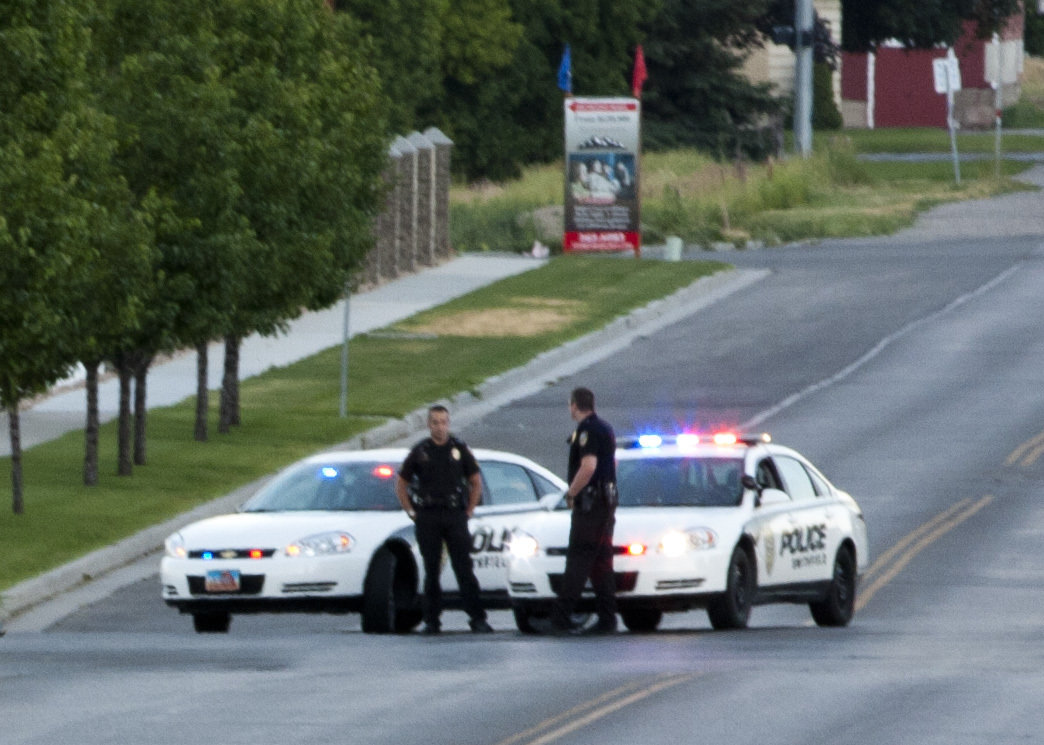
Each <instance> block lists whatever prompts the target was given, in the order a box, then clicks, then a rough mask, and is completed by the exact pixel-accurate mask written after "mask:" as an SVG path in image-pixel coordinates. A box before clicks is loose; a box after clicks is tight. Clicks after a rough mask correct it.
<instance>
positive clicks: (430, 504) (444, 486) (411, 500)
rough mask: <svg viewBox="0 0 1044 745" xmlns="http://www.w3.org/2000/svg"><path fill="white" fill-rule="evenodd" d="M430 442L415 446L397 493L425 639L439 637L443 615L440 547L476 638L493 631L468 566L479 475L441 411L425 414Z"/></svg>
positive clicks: (441, 408) (397, 483) (446, 413)
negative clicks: (417, 580)
mask: <svg viewBox="0 0 1044 745" xmlns="http://www.w3.org/2000/svg"><path fill="white" fill-rule="evenodd" d="M428 430H429V431H430V433H431V436H430V437H427V438H425V439H424V440H421V441H420V442H418V443H417V444H416V445H415V446H414V447H413V449H412V450H410V453H409V455H407V456H406V460H405V461H403V464H402V467H401V468H400V469H399V477H398V479H396V481H395V493H396V495H397V496H398V497H399V503H400V504H401V505H402V508H403V509H404V510H406V514H407V515H409V516H410V519H411V520H413V522H414V525H415V527H414V530H415V531H416V535H417V545H418V547H419V548H420V552H421V557H422V558H423V559H424V633H425V634H437V633H439V630H440V621H439V616H440V615H441V614H442V585H441V584H440V583H439V573H440V570H441V568H442V567H441V565H442V544H443V541H445V543H446V549H447V552H448V553H449V559H450V565H451V566H452V567H453V573H454V574H455V575H456V577H457V585H458V587H460V594H461V597H462V599H463V601H464V610H465V611H467V614H468V616H470V618H471V630H472V631H473V632H475V633H477V634H479V633H489V632H491V631H493V629H492V628H491V627H490V625H489V623H488V622H487V621H486V611H485V609H483V607H482V602H481V600H480V597H479V583H478V580H477V579H476V578H475V569H474V567H473V566H472V563H471V534H470V533H469V532H468V518H469V517H471V515H472V513H474V511H475V507H477V506H478V503H479V500H480V499H481V498H482V475H481V473H480V472H479V466H478V463H477V462H476V460H475V456H474V455H473V454H472V452H471V450H469V449H468V446H467V445H465V444H464V443H463V442H461V441H460V440H458V439H457V438H455V437H453V436H452V435H450V430H449V411H448V410H447V409H446V407H445V406H437V405H436V406H432V407H431V408H430V409H428Z"/></svg>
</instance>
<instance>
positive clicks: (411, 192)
mask: <svg viewBox="0 0 1044 745" xmlns="http://www.w3.org/2000/svg"><path fill="white" fill-rule="evenodd" d="M394 146H395V149H396V150H398V151H399V154H400V156H401V157H400V158H399V172H398V179H397V181H398V183H397V187H398V190H399V197H398V200H397V204H398V213H399V217H398V223H399V231H398V235H399V242H398V244H399V245H398V252H397V256H398V263H397V267H398V270H399V273H400V274H403V273H410V272H414V271H416V269H417V148H415V147H414V146H413V145H412V144H410V141H409V140H407V139H406V138H405V137H396V138H395V142H394Z"/></svg>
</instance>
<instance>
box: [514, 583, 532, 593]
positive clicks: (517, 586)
mask: <svg viewBox="0 0 1044 745" xmlns="http://www.w3.org/2000/svg"><path fill="white" fill-rule="evenodd" d="M511 591H512V592H536V591H537V590H536V585H534V584H533V583H532V582H512V583H511Z"/></svg>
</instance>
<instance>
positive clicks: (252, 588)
mask: <svg viewBox="0 0 1044 745" xmlns="http://www.w3.org/2000/svg"><path fill="white" fill-rule="evenodd" d="M186 579H187V580H188V586H189V592H191V593H192V594H193V595H259V594H261V588H262V587H263V586H264V584H265V575H263V574H244V575H241V576H240V578H239V592H207V591H206V590H204V589H203V587H204V583H205V581H206V578H205V577H196V576H193V575H191V574H190V575H188V576H187V577H186Z"/></svg>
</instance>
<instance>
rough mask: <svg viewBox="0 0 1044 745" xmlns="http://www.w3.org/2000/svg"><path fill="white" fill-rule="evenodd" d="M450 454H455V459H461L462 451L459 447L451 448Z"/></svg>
mask: <svg viewBox="0 0 1044 745" xmlns="http://www.w3.org/2000/svg"><path fill="white" fill-rule="evenodd" d="M450 455H451V456H453V460H460V451H459V450H458V449H457V448H453V449H452V450H450Z"/></svg>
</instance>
